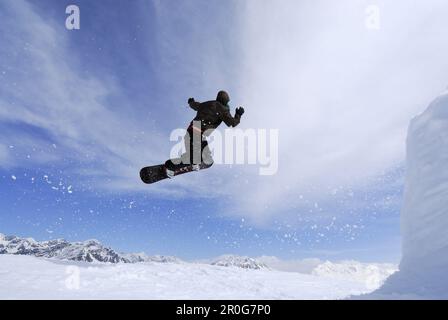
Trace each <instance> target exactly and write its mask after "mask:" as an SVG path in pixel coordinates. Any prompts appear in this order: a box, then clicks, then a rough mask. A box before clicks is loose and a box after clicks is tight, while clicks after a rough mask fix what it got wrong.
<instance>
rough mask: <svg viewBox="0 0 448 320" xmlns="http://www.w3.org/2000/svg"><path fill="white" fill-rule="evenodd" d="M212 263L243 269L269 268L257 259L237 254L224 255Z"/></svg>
mask: <svg viewBox="0 0 448 320" xmlns="http://www.w3.org/2000/svg"><path fill="white" fill-rule="evenodd" d="M211 264H212V265H215V266H222V267H238V268H243V269H253V270H259V269H269V268H268V266H267V265H266V264H264V263H262V262H260V261H258V260H256V259H253V258H249V257H244V256H236V255H223V256H220V257H218V258H216V259H214V260H213V261H212V262H211Z"/></svg>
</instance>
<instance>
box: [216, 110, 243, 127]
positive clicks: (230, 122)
mask: <svg viewBox="0 0 448 320" xmlns="http://www.w3.org/2000/svg"><path fill="white" fill-rule="evenodd" d="M243 113H244V109H243V108H242V107H239V108H237V109H236V111H235V116H234V117H232V115H231V114H230V109H229V108H225V110H224V112H223V113H222V116H221V118H222V121H224V123H225V124H226V125H227V126H228V127H236V126H237V125H239V123H240V120H241V116H242V115H243Z"/></svg>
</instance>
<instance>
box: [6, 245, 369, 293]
mask: <svg viewBox="0 0 448 320" xmlns="http://www.w3.org/2000/svg"><path fill="white" fill-rule="evenodd" d="M367 284H368V283H367V282H366V281H364V280H363V281H358V280H354V279H347V278H345V277H344V278H338V277H330V276H328V275H326V276H319V275H310V274H300V273H296V272H282V271H276V270H269V269H260V270H251V269H243V268H238V267H222V266H214V265H209V264H200V263H156V262H144V263H135V264H124V263H118V264H110V263H96V264H92V263H86V262H75V261H61V260H55V259H44V258H37V257H33V256H24V255H9V254H4V255H0V299H342V298H345V297H348V296H350V295H358V294H362V293H368V292H370V291H372V288H369V287H368V285H367Z"/></svg>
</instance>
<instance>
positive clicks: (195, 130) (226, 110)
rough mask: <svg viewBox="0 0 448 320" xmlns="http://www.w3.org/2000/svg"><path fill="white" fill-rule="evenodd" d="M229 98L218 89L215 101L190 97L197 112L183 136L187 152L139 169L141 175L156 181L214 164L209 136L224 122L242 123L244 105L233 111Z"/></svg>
mask: <svg viewBox="0 0 448 320" xmlns="http://www.w3.org/2000/svg"><path fill="white" fill-rule="evenodd" d="M229 101H230V97H229V94H228V93H227V92H226V91H219V92H218V95H217V97H216V100H211V101H207V102H202V103H200V102H197V101H195V99H194V98H190V99H188V105H189V106H190V108H192V109H193V110H195V111H197V114H196V117H195V118H194V119H193V121H191V123H190V125H189V127H188V129H187V133H186V134H185V137H184V143H185V149H186V152H185V153H184V154H182V155H181V157H180V158H176V159H170V160H168V161H166V162H165V164H164V165H158V166H151V167H145V168H143V169H142V170H141V171H140V177H141V179H142V180H143V182H145V183H154V182H157V181H159V180H162V179H165V178H173V177H174V176H176V175H179V174H182V173H186V172H191V171H198V170H201V169H206V168H209V167H211V166H212V165H213V158H212V155H211V152H210V149H209V147H208V142H207V137H208V136H209V135H210V134H211V133H212V132H213V130H215V129H216V128H217V127H218V126H219V125H220V124H221V123H222V122H224V123H225V124H226V125H227V126H229V127H236V126H237V125H238V124H239V123H240V119H241V116H242V115H243V114H244V108H242V107H239V108H236V110H235V116H232V115H231V114H230V107H229Z"/></svg>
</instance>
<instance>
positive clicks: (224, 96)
mask: <svg viewBox="0 0 448 320" xmlns="http://www.w3.org/2000/svg"><path fill="white" fill-rule="evenodd" d="M216 101H218V102H220V103H222V104H223V105H225V106H226V105H227V104H228V103H229V101H230V97H229V94H228V93H227V92H225V91H224V90H221V91H219V92H218V96H217V97H216Z"/></svg>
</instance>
